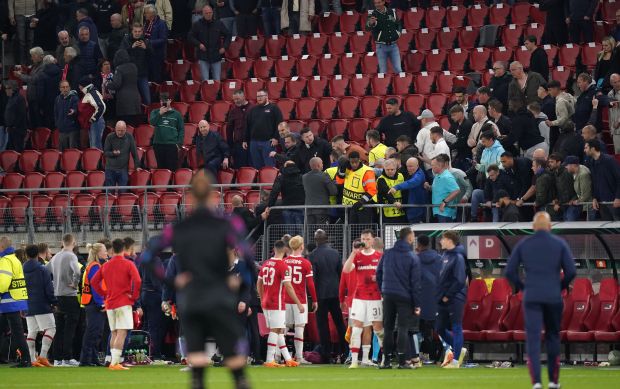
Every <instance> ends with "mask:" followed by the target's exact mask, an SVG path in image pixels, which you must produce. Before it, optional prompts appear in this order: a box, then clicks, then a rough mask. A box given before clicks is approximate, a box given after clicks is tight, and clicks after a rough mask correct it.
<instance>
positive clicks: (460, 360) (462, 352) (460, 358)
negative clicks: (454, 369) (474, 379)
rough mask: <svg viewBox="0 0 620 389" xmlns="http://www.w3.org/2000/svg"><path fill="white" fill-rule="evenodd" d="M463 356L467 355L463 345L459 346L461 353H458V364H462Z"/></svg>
mask: <svg viewBox="0 0 620 389" xmlns="http://www.w3.org/2000/svg"><path fill="white" fill-rule="evenodd" d="M465 357H467V349H466V348H465V347H461V353H460V354H459V366H463V361H465Z"/></svg>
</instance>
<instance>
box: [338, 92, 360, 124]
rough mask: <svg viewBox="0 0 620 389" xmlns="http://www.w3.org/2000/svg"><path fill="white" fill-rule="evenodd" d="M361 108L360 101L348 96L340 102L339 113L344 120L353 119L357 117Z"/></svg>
mask: <svg viewBox="0 0 620 389" xmlns="http://www.w3.org/2000/svg"><path fill="white" fill-rule="evenodd" d="M358 107H359V99H358V98H357V97H350V96H346V97H343V98H341V99H340V100H339V101H338V113H339V114H340V115H339V116H340V117H341V118H343V119H352V118H354V117H356V111H357V110H358Z"/></svg>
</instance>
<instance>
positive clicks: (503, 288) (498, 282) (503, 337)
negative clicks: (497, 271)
mask: <svg viewBox="0 0 620 389" xmlns="http://www.w3.org/2000/svg"><path fill="white" fill-rule="evenodd" d="M511 293H512V288H511V287H510V284H509V283H508V281H507V280H506V279H505V278H497V279H495V280H493V286H492V287H491V293H490V294H489V295H488V296H486V297H485V298H484V300H483V302H482V305H483V311H487V312H489V315H488V316H487V319H486V323H485V326H484V329H483V330H482V338H483V339H484V340H486V341H493V342H498V341H501V342H505V341H509V340H511V337H512V334H511V333H510V332H508V331H503V330H502V328H501V327H500V324H501V319H502V317H503V316H504V314H505V313H506V312H507V310H508V300H509V297H510V295H511Z"/></svg>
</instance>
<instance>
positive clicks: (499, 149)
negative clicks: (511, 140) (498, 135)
mask: <svg viewBox="0 0 620 389" xmlns="http://www.w3.org/2000/svg"><path fill="white" fill-rule="evenodd" d="M505 151H506V150H504V146H502V144H501V143H500V142H499V141H498V140H495V142H493V144H492V145H491V147H489V148H487V147H485V148H484V150H482V157H480V163H479V164H478V165H476V169H477V170H478V171H479V172H482V173H484V174H487V168H488V167H489V166H491V165H497V166H499V167H500V168H501V167H502V164H501V162H500V157H501V156H502V154H504V152H505Z"/></svg>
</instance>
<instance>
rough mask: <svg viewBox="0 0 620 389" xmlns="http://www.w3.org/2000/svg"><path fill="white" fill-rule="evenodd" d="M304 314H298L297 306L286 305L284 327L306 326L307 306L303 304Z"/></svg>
mask: <svg viewBox="0 0 620 389" xmlns="http://www.w3.org/2000/svg"><path fill="white" fill-rule="evenodd" d="M303 306H304V313H300V312H299V308H297V304H286V320H285V322H286V325H287V326H293V325H300V324H303V325H306V324H308V304H303Z"/></svg>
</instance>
